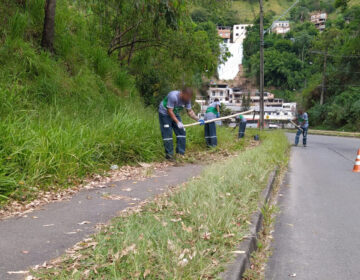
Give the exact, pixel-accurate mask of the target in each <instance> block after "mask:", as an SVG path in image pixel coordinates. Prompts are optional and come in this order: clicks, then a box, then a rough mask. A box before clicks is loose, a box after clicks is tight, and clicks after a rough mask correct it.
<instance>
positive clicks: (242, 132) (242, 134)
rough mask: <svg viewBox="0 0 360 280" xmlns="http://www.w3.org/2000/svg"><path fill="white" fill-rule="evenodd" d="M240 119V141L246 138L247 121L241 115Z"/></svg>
mask: <svg viewBox="0 0 360 280" xmlns="http://www.w3.org/2000/svg"><path fill="white" fill-rule="evenodd" d="M238 118H239V120H240V123H239V139H240V138H244V137H245V130H246V124H247V119H246V118H245V117H244V116H243V115H239V117H238Z"/></svg>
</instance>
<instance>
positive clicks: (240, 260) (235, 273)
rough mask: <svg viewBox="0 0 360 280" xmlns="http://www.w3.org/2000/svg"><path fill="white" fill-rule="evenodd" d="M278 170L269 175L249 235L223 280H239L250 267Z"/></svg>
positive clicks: (224, 274) (222, 275) (223, 275)
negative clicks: (263, 210) (263, 209)
mask: <svg viewBox="0 0 360 280" xmlns="http://www.w3.org/2000/svg"><path fill="white" fill-rule="evenodd" d="M277 171H278V168H276V169H275V170H274V171H273V172H271V173H270V176H269V179H268V184H267V186H266V188H265V189H264V190H263V192H262V194H261V198H260V202H259V208H258V210H257V211H256V212H255V213H254V214H253V215H252V216H251V226H250V234H249V236H248V237H246V238H245V239H244V240H243V241H242V242H241V243H240V245H239V247H238V248H237V249H236V250H237V251H239V253H238V254H237V257H236V258H235V260H234V261H233V262H232V263H230V264H229V266H228V267H227V269H226V271H225V272H224V273H222V274H221V276H220V278H221V279H223V280H240V279H241V278H242V275H243V274H244V272H245V270H246V269H247V268H249V267H250V257H251V254H252V252H254V251H255V250H256V249H257V245H256V244H257V234H258V232H259V231H260V229H261V227H262V222H263V214H262V212H261V209H262V208H263V206H264V205H265V204H266V203H267V202H268V201H269V199H270V196H271V192H272V190H273V187H274V183H275V179H276V175H277Z"/></svg>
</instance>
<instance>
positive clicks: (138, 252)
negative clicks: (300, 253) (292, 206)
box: [36, 132, 288, 279]
mask: <svg viewBox="0 0 360 280" xmlns="http://www.w3.org/2000/svg"><path fill="white" fill-rule="evenodd" d="M261 139H262V141H263V142H262V144H261V145H260V146H258V147H257V148H254V149H250V150H246V151H245V152H243V153H240V154H239V156H237V157H235V158H232V159H229V160H227V161H225V162H221V163H216V164H213V165H211V166H209V167H208V168H206V170H205V171H204V172H203V174H202V176H201V177H200V178H197V179H194V180H192V181H190V182H189V183H187V184H186V185H185V186H182V187H180V188H178V189H177V190H175V191H173V192H172V193H171V194H169V195H168V196H166V197H161V198H159V199H156V200H155V201H153V202H151V203H149V204H147V205H146V206H145V207H144V208H143V209H142V210H141V211H135V212H134V213H132V214H129V215H127V216H124V217H119V218H116V219H114V220H113V222H112V223H111V225H110V226H108V227H106V228H105V229H104V230H102V231H101V232H100V233H99V234H97V235H96V236H95V237H94V238H93V239H91V240H90V239H89V240H86V242H84V243H81V244H78V245H77V246H76V247H75V249H74V250H73V251H72V252H70V255H69V256H67V257H65V260H63V261H58V262H56V265H55V267H53V268H48V269H44V270H41V271H38V272H36V276H38V277H39V278H40V279H85V278H86V279H145V278H146V279H203V278H212V277H216V276H217V275H218V274H219V272H220V271H222V270H223V269H224V267H225V264H226V263H227V262H228V261H229V260H230V259H231V257H232V256H233V253H232V251H233V250H234V249H235V245H236V244H238V243H239V242H240V241H241V240H242V239H243V238H244V236H246V235H247V234H248V227H249V222H248V221H249V219H250V216H251V213H253V212H254V211H255V210H256V209H257V205H258V199H259V195H260V193H261V191H262V190H263V188H264V187H265V185H266V183H267V179H268V175H269V173H270V172H271V171H272V170H274V168H275V166H277V165H284V164H286V162H287V153H286V152H285V151H286V150H287V148H288V142H287V139H286V137H285V136H284V134H283V133H282V132H264V133H263V134H262V135H261ZM82 247H83V248H84V249H81V248H82Z"/></svg>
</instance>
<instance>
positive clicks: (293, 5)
mask: <svg viewBox="0 0 360 280" xmlns="http://www.w3.org/2000/svg"><path fill="white" fill-rule="evenodd" d="M299 2H300V0H296V1H295V2H294V3H293V4H292V5H291V6H290V7H289V8H288V9H287V10H286V11H285V12H284V13H283V14H282V15H281V16H279V17H278V18H277V19H276V20H274V21H273V22H272V23H271V25H270V27H269V28H268V29H266V31H265V33H268V32H270V29H271V27H272V26H273V24H274V22H275V21H278V20H279V19H281V18H282V17H283V16H285V15H286V14H287V13H288V12H290V10H291V9H292V8H294V7H295V6H296V5H297V4H298V3H299Z"/></svg>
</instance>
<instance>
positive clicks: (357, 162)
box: [353, 149, 360, 172]
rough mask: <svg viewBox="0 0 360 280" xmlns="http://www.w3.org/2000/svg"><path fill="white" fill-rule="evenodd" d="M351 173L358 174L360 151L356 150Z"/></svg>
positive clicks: (359, 170)
mask: <svg viewBox="0 0 360 280" xmlns="http://www.w3.org/2000/svg"><path fill="white" fill-rule="evenodd" d="M353 172H360V149H359V150H358V153H357V156H356V160H355V165H354V169H353Z"/></svg>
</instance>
